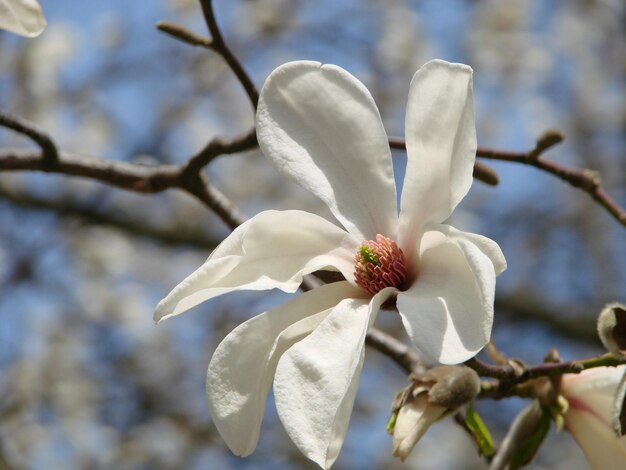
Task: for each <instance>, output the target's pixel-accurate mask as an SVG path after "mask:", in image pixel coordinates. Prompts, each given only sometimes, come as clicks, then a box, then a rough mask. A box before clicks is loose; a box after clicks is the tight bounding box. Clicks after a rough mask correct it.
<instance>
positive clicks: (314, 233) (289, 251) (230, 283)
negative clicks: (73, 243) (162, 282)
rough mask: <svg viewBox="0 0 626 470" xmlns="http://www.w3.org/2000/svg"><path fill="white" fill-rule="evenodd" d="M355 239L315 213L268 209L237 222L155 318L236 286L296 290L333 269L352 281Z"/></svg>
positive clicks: (162, 316)
mask: <svg viewBox="0 0 626 470" xmlns="http://www.w3.org/2000/svg"><path fill="white" fill-rule="evenodd" d="M358 246H359V242H357V241H356V240H355V239H354V238H353V237H352V236H351V235H350V234H348V233H347V232H345V231H344V230H342V229H341V228H339V227H337V226H336V225H334V224H332V223H330V222H329V221H327V220H326V219H323V218H321V217H319V216H317V215H314V214H310V213H308V212H303V211H293V210H292V211H266V212H261V213H260V214H258V215H256V216H255V217H253V218H252V219H250V220H248V221H246V222H245V223H243V224H241V225H240V226H239V227H237V228H236V229H235V230H234V231H233V232H232V233H231V234H230V235H229V236H228V238H226V240H224V241H223V242H222V243H221V244H220V245H219V246H218V247H217V248H216V249H215V251H214V252H213V253H212V254H211V256H210V257H209V259H208V260H207V261H206V262H205V263H204V264H203V265H202V266H201V267H200V268H199V269H197V270H196V271H195V272H194V273H193V274H191V275H190V276H189V277H187V279H185V280H184V281H182V282H181V283H180V284H179V285H178V286H176V287H175V288H174V290H172V292H171V293H170V294H169V295H168V296H167V297H166V298H165V299H163V300H162V301H161V302H160V303H159V305H157V308H156V311H155V313H154V320H155V321H156V322H158V321H160V320H163V319H164V318H168V317H171V316H174V315H178V314H180V313H183V312H185V311H186V310H189V309H190V308H192V307H195V306H196V305H198V304H199V303H201V302H204V301H205V300H208V299H211V298H213V297H216V296H218V295H222V294H225V293H227V292H231V291H235V290H242V289H248V290H265V289H273V288H279V289H282V290H283V291H285V292H294V291H295V290H296V289H297V288H298V286H299V285H300V283H301V282H302V277H303V275H305V274H308V273H311V272H313V271H316V270H318V269H322V268H329V267H331V268H334V269H336V270H338V271H340V272H341V273H342V274H343V275H344V276H345V278H346V279H348V280H353V279H354V275H353V270H354V260H353V258H354V253H355V252H356V250H357V249H358Z"/></svg>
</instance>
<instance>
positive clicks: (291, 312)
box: [206, 281, 361, 457]
mask: <svg viewBox="0 0 626 470" xmlns="http://www.w3.org/2000/svg"><path fill="white" fill-rule="evenodd" d="M360 292H361V291H360V290H359V289H358V288H356V287H353V286H352V285H351V284H350V283H348V282H346V281H341V282H336V283H333V284H327V285H325V286H322V287H319V288H317V289H314V290H312V291H310V292H306V293H304V294H302V295H300V296H298V297H296V298H295V299H293V300H291V301H290V302H287V303H285V304H283V305H281V306H280V307H278V308H275V309H273V310H270V311H268V312H265V313H262V314H261V315H258V316H256V317H254V318H252V319H250V320H248V321H247V322H245V323H242V324H241V325H239V326H238V327H237V328H235V329H234V330H233V331H232V332H231V333H230V334H229V335H228V336H226V338H225V339H224V341H222V342H221V343H220V345H219V346H218V347H217V349H216V350H215V353H214V354H213V358H212V359H211V363H210V364H209V369H208V372H207V382H206V387H207V397H208V402H209V411H210V413H211V417H212V418H213V422H214V423H215V425H216V427H217V429H218V431H219V433H220V435H221V436H222V439H224V441H225V442H226V444H228V446H229V447H230V449H231V450H232V452H233V453H235V454H236V455H239V456H242V457H245V456H247V455H249V454H251V453H252V451H254V449H255V447H256V445H257V441H258V438H259V430H260V427H261V420H262V418H263V412H264V409H265V400H266V397H267V393H268V391H269V387H270V384H271V383H272V379H273V377H274V372H275V370H276V365H277V364H278V360H279V358H280V356H281V355H282V354H283V353H284V352H285V351H286V350H287V349H289V348H290V347H291V346H292V345H293V344H295V343H296V342H298V341H299V340H301V339H302V338H304V337H305V336H306V335H308V334H309V333H310V332H311V331H313V330H314V329H315V328H316V327H317V326H318V325H319V324H320V322H322V320H324V319H325V318H326V316H328V314H329V313H330V311H331V309H332V308H333V307H335V306H336V305H337V304H338V303H339V302H340V301H341V300H342V299H344V298H349V297H355V296H358V295H359V293H360Z"/></svg>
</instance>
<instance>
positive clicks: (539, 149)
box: [528, 129, 565, 160]
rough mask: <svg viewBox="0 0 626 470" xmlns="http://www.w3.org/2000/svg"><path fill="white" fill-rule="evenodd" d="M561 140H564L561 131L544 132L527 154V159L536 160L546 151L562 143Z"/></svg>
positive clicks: (550, 130)
mask: <svg viewBox="0 0 626 470" xmlns="http://www.w3.org/2000/svg"><path fill="white" fill-rule="evenodd" d="M563 139H565V136H564V135H563V133H562V132H561V131H558V130H555V129H549V130H547V131H545V132H544V133H543V134H542V135H541V136H540V137H539V138H538V139H537V143H536V144H535V148H534V149H532V150H531V151H530V152H528V158H529V159H530V160H537V159H538V158H539V157H540V156H541V154H542V153H544V152H545V151H546V150H548V149H549V148H551V147H554V146H555V145H558V144H560V143H561V142H563Z"/></svg>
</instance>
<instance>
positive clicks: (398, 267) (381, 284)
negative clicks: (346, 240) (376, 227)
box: [354, 234, 407, 294]
mask: <svg viewBox="0 0 626 470" xmlns="http://www.w3.org/2000/svg"><path fill="white" fill-rule="evenodd" d="M406 276H407V269H406V264H405V262H404V253H402V250H401V249H400V248H399V247H398V245H397V243H396V242H394V241H393V240H392V239H391V238H387V237H385V236H384V235H381V234H378V235H376V240H368V241H365V242H363V244H362V245H361V247H360V248H359V251H358V252H357V254H356V255H355V257H354V277H355V279H356V282H357V284H358V285H359V286H361V287H362V288H363V289H365V290H366V291H368V292H369V293H371V294H376V293H378V292H380V291H381V290H383V289H384V288H385V287H398V288H401V287H402V285H403V284H404V281H405V280H406Z"/></svg>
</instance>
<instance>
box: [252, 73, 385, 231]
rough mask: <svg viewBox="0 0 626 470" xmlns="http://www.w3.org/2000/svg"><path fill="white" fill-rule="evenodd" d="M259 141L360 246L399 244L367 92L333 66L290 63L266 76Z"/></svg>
mask: <svg viewBox="0 0 626 470" xmlns="http://www.w3.org/2000/svg"><path fill="white" fill-rule="evenodd" d="M257 137H258V140H259V145H260V146H261V149H262V150H263V153H264V154H265V156H266V157H267V158H268V159H269V160H270V162H272V164H273V165H274V166H275V167H276V169H277V170H278V171H280V172H281V173H283V174H285V175H287V176H289V177H290V178H293V179H294V180H295V181H296V182H297V183H298V184H300V185H301V186H302V187H304V188H305V189H307V190H309V191H311V192H312V193H313V194H315V195H316V196H317V197H319V198H320V199H321V200H322V201H324V202H325V203H326V204H327V205H328V207H329V208H330V210H331V211H332V213H333V214H334V215H335V217H337V220H339V221H340V222H341V223H342V224H343V226H344V227H345V228H346V230H348V231H349V232H350V233H352V234H353V235H354V236H355V237H356V238H358V239H360V240H361V241H362V240H371V239H373V238H374V237H375V236H376V234H378V233H380V234H383V235H386V236H388V237H390V238H393V239H395V235H396V223H397V210H396V186H395V181H394V177H393V168H392V165H391V152H390V150H389V144H388V140H387V135H386V133H385V129H384V127H383V124H382V121H381V119H380V114H379V112H378V109H377V108H376V104H375V103H374V100H373V99H372V96H371V95H370V93H369V91H368V90H367V89H366V88H365V86H364V85H363V84H362V83H361V82H359V81H358V80H357V79H356V78H355V77H353V76H352V75H350V74H349V73H348V72H346V71H345V70H343V69H342V68H340V67H337V66H335V65H328V64H326V65H322V64H320V63H319V62H309V61H301V62H290V63H287V64H285V65H282V66H280V67H278V68H277V69H276V70H274V72H272V74H271V75H270V76H269V78H268V79H267V81H266V82H265V85H264V86H263V90H262V92H261V97H260V99H259V105H258V111H257Z"/></svg>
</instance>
